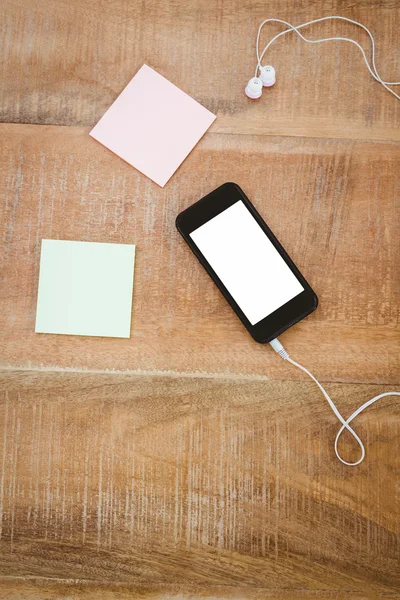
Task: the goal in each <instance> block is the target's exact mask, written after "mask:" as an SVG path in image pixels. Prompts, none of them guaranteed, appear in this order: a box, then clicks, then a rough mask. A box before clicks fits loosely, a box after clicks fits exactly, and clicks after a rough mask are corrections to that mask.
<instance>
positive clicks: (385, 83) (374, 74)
mask: <svg viewBox="0 0 400 600" xmlns="http://www.w3.org/2000/svg"><path fill="white" fill-rule="evenodd" d="M329 19H337V20H341V21H347V22H349V23H352V24H353V25H357V26H358V27H361V28H362V29H364V31H366V32H367V33H368V35H369V37H370V40H371V44H372V68H371V66H370V64H369V62H368V59H367V57H366V54H365V52H364V49H363V48H362V47H361V45H360V44H359V43H358V42H356V41H355V40H353V39H351V38H346V37H329V38H321V39H318V40H310V39H308V38H306V37H305V36H304V35H303V34H302V33H300V31H298V30H299V29H301V28H303V27H307V26H308V25H312V24H314V23H319V22H321V21H327V20H329ZM269 22H275V23H282V24H283V25H286V26H287V27H288V28H289V29H285V30H284V31H281V32H280V33H278V34H277V35H276V36H275V37H273V38H272V39H271V40H270V41H269V42H268V44H267V45H266V46H265V48H264V50H263V51H262V53H261V55H260V52H259V41H260V35H261V30H262V28H263V26H264V25H265V24H266V23H269ZM290 31H294V32H295V33H297V35H298V36H299V37H300V38H301V39H302V40H304V41H305V42H307V43H309V44H319V43H321V42H328V41H344V42H350V43H351V44H354V45H355V46H357V48H359V50H360V51H361V53H362V55H363V58H364V61H365V64H366V65H367V68H368V71H369V72H370V74H371V75H372V77H373V78H374V79H376V81H378V82H379V83H381V84H382V85H383V87H384V88H385V89H387V90H388V91H389V92H390V93H391V94H393V96H395V97H396V98H397V99H398V100H400V95H398V94H396V92H394V91H393V90H391V89H390V88H389V87H388V86H389V85H400V81H383V80H382V78H381V77H380V75H379V73H378V70H377V68H376V64H375V40H374V37H373V35H372V33H371V32H370V31H369V29H368V28H367V27H365V25H363V24H362V23H359V22H358V21H353V20H352V19H348V18H347V17H340V16H329V17H322V18H321V19H314V20H313V21H308V22H307V23H303V24H301V25H297V26H294V25H292V24H291V23H288V22H287V21H284V20H282V19H272V18H271V19H265V21H263V22H262V23H261V24H260V26H259V28H258V32H257V41H256V53H257V67H256V70H255V76H256V77H257V75H258V71H259V69H261V67H262V65H261V61H262V59H263V58H264V55H265V53H266V51H267V50H268V48H269V47H270V46H271V44H273V43H274V42H275V41H276V40H277V39H278V38H279V37H281V36H282V35H285V34H286V33H289V32H290Z"/></svg>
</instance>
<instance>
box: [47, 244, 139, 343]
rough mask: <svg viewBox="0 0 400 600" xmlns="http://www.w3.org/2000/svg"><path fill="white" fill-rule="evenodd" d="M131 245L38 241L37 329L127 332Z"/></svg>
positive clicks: (122, 334)
mask: <svg viewBox="0 0 400 600" xmlns="http://www.w3.org/2000/svg"><path fill="white" fill-rule="evenodd" d="M134 262H135V246H134V245H132V244H99V243H94V242H72V241H64V240H42V251H41V257H40V273H39V291H38V301H37V311H36V328H35V331H36V332H37V333H62V334H71V335H91V336H102V337H103V336H105V337H121V338H128V337H130V328H131V312H132V290H133V274H134Z"/></svg>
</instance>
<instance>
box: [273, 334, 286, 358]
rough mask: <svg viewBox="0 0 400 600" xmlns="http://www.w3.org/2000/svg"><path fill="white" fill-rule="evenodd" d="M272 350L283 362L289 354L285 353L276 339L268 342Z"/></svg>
mask: <svg viewBox="0 0 400 600" xmlns="http://www.w3.org/2000/svg"><path fill="white" fill-rule="evenodd" d="M270 345H271V346H272V348H273V349H274V350H275V352H277V353H278V354H279V356H281V357H282V358H283V359H284V360H287V359H288V358H289V354H288V353H287V352H286V350H285V348H284V347H283V346H282V344H281V343H280V341H279V340H278V338H275V339H274V340H272V341H271V342H270Z"/></svg>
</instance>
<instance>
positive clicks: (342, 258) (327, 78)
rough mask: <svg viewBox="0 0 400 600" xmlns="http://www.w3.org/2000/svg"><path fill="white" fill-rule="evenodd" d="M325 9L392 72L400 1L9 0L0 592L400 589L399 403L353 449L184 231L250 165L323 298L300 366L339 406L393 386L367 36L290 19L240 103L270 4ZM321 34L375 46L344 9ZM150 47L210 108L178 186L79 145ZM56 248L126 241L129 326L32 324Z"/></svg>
mask: <svg viewBox="0 0 400 600" xmlns="http://www.w3.org/2000/svg"><path fill="white" fill-rule="evenodd" d="M329 14H340V15H343V16H346V17H349V18H352V19H356V20H359V21H361V22H362V23H364V24H365V25H366V26H368V27H370V28H371V29H372V31H373V33H374V34H375V36H376V43H377V65H378V68H379V69H380V72H381V76H382V77H383V78H384V79H386V80H399V79H400V62H399V51H400V36H399V31H400V4H399V2H396V1H395V0H379V1H377V0H364V1H362V2H353V1H349V0H320V1H319V2H311V1H307V0H305V1H304V2H300V1H299V2H290V1H289V0H280V1H278V0H263V2H259V1H258V0H220V1H212V0H190V1H188V2H184V1H183V0H148V1H147V2H136V1H135V0H113V1H111V2H106V1H105V0H86V1H82V0H58V1H57V2H54V1H50V0H3V2H2V3H1V7H0V23H1V26H0V80H1V85H0V121H1V124H0V148H1V152H0V229H1V235H0V240H1V256H0V260H1V272H0V275H1V286H0V331H1V334H0V365H1V372H0V380H1V393H0V597H1V598H6V599H7V600H8V599H11V600H16V599H22V598H23V599H59V600H61V599H62V600H67V599H77V598H89V597H90V598H99V600H111V599H113V600H115V599H120V600H122V599H127V598H151V599H158V600H161V599H164V600H166V599H176V600H178V599H180V600H182V599H185V600H186V599H189V598H191V599H194V598H209V599H211V598H213V599H216V598H230V599H232V600H233V599H235V600H238V599H244V598H249V599H257V600H261V599H268V598H271V599H272V598H273V599H279V600H293V599H295V598H296V599H297V598H300V599H303V600H311V599H313V600H314V599H317V598H318V599H319V598H322V599H329V600H340V599H345V598H351V599H353V598H354V599H358V600H361V599H366V598H400V535H399V529H400V502H399V499H400V403H399V401H398V399H397V398H394V397H392V398H386V399H384V400H381V401H380V403H379V405H376V406H375V407H373V408H371V409H369V411H366V413H364V414H363V415H362V416H360V417H359V418H357V420H356V424H355V427H356V430H357V432H358V433H359V434H360V436H361V437H362V439H363V440H365V443H366V449H367V455H366V459H365V461H364V462H363V463H362V464H361V465H360V466H358V467H356V468H349V467H345V466H344V465H342V464H341V463H339V462H338V461H337V459H336V458H335V456H334V452H333V441H334V438H335V435H336V432H337V429H338V423H337V421H336V419H335V417H334V415H333V414H332V412H331V410H330V408H329V406H328V405H327V404H326V402H325V400H324V399H323V397H322V396H321V395H320V393H319V391H318V389H317V388H316V387H315V386H314V384H313V383H312V382H309V381H307V380H305V378H304V377H303V375H302V374H301V373H300V372H296V370H294V369H293V368H291V366H290V365H288V364H287V363H285V362H284V361H282V360H280V359H279V357H277V356H276V355H275V354H274V353H273V352H271V350H269V349H268V347H264V346H261V345H258V344H256V343H255V342H253V341H252V339H251V338H250V337H249V335H248V334H247V333H246V331H245V330H244V328H243V327H242V326H241V324H240V323H239V321H238V320H237V319H236V318H235V316H234V315H233V313H232V311H231V310H230V308H229V307H228V305H227V304H226V303H225V301H224V299H223V298H222V297H221V296H220V295H219V293H218V291H217V290H216V289H215V287H214V286H213V284H212V282H211V281H210V280H209V279H208V277H207V276H206V274H205V273H204V272H203V270H202V268H201V267H200V266H199V265H198V264H197V262H196V261H195V260H194V258H193V256H192V255H191V253H190V251H189V250H188V248H187V247H186V246H185V245H184V243H183V242H182V241H181V240H180V239H179V237H178V234H177V233H176V230H175V226H174V221H175V217H176V215H177V213H178V212H179V211H180V210H181V209H182V208H184V207H186V206H189V205H190V204H191V203H193V202H194V201H195V200H197V199H198V198H199V197H201V196H202V195H203V194H205V193H207V192H208V191H210V190H212V189H213V188H214V187H217V186H218V185H220V184H222V183H223V182H225V181H230V180H233V181H236V182H237V183H238V184H239V185H241V186H242V187H243V189H244V190H245V192H246V193H247V194H248V196H249V197H250V199H252V200H253V201H254V203H255V205H256V207H257V208H258V209H259V211H260V212H261V214H262V215H263V216H264V218H265V219H266V221H267V222H268V223H269V225H270V226H271V228H272V229H273V231H274V232H275V233H276V235H277V236H278V238H279V239H280V240H281V241H282V243H283V244H284V245H285V247H286V248H287V250H288V251H289V253H290V254H291V255H292V257H293V258H294V260H295V261H296V262H297V263H298V265H299V267H300V269H301V270H302V271H303V272H304V274H305V275H306V277H307V279H308V280H309V281H310V283H311V284H312V286H313V288H314V289H315V290H316V291H317V293H318V295H319V298H320V306H319V308H318V310H317V311H316V312H315V313H314V314H313V315H311V316H310V317H309V318H307V319H306V320H304V321H303V322H301V323H300V324H298V325H297V326H296V327H294V328H292V329H291V330H290V331H288V332H286V333H285V334H284V335H283V336H282V340H283V342H284V343H285V346H286V347H287V349H288V350H289V351H290V353H291V355H292V356H293V358H294V359H297V360H298V361H300V362H303V363H305V364H306V365H307V366H308V367H309V368H310V369H311V370H312V371H313V372H314V373H315V374H316V375H317V376H318V377H319V379H320V380H321V381H323V382H324V383H325V384H326V386H327V389H328V390H329V392H331V394H332V396H333V397H334V399H335V400H336V402H337V405H338V407H339V409H340V410H341V411H342V413H343V414H344V415H349V414H350V413H351V412H352V411H353V410H354V409H355V408H356V407H358V406H359V405H360V404H361V403H362V402H364V401H366V400H367V399H369V398H370V397H372V396H373V395H375V394H378V393H380V392H382V391H389V390H396V389H397V390H399V385H400V352H399V342H400V335H399V278H400V275H399V256H400V255H399V224H400V219H399V208H400V207H399V204H400V203H399V199H400V143H399V142H400V128H399V125H400V103H399V102H398V101H397V100H396V99H395V98H394V97H393V96H391V95H390V94H389V93H388V92H386V91H385V90H384V89H383V88H382V87H381V86H379V85H378V84H377V83H376V82H374V81H373V79H372V77H371V76H370V75H369V74H368V71H367V69H366V67H365V65H364V63H363V62H362V57H361V54H360V52H359V51H358V50H357V48H356V47H354V46H352V45H350V44H345V43H341V44H340V43H338V42H330V43H327V44H320V45H315V46H313V45H308V44H304V43H302V42H301V40H299V39H297V38H295V37H294V35H288V36H287V37H286V38H285V39H281V40H279V42H277V43H276V44H275V45H274V46H273V47H272V48H271V51H270V53H269V57H268V61H267V62H270V63H272V64H273V65H275V67H276V70H277V83H276V85H275V86H274V87H273V88H272V89H270V90H266V91H264V94H263V97H262V99H261V100H259V101H258V102H254V101H250V100H248V99H247V98H246V97H245V95H244V93H243V88H244V85H245V84H246V82H247V80H248V79H249V78H250V77H251V76H252V74H253V72H254V67H255V49H254V41H255V35H256V31H257V27H258V25H259V23H260V21H261V20H262V19H264V18H267V17H279V18H283V19H288V20H289V21H292V22H293V23H295V24H296V23H297V24H299V23H301V22H304V21H306V20H309V19H312V18H317V17H320V16H326V15H329ZM279 30H280V28H279V27H278V26H273V25H271V26H269V27H268V28H266V31H265V34H264V39H267V38H270V37H271V36H272V35H273V34H274V33H276V32H277V31H279ZM309 35H310V36H315V37H317V36H327V35H346V36H349V35H350V36H351V37H353V38H355V39H357V40H359V41H360V42H362V43H363V45H364V47H365V48H366V50H367V49H368V51H369V46H368V38H367V36H366V34H364V33H363V32H361V31H358V30H357V29H356V28H354V27H352V26H351V25H349V24H343V23H337V22H336V23H333V24H332V23H324V24H320V25H317V26H314V27H313V28H312V31H310V32H309ZM143 63H147V64H149V65H150V66H152V67H154V68H155V69H156V70H158V71H159V72H160V73H161V74H163V75H164V76H166V77H167V78H168V79H170V80H171V81H173V82H174V83H175V84H176V85H178V86H180V87H181V88H182V89H184V90H185V91H186V92H187V93H189V94H190V95H192V96H193V97H194V98H196V99H197V100H199V101H200V102H201V103H202V104H204V106H206V107H207V108H209V109H210V110H211V111H213V112H215V113H216V114H217V119H216V121H215V122H214V124H213V125H212V127H211V129H210V130H209V132H208V133H207V134H206V135H205V136H204V138H203V139H202V140H201V141H200V143H199V144H198V146H197V147H196V148H195V150H194V151H193V152H192V153H191V154H190V156H189V157H188V158H187V160H186V161H185V162H184V163H183V165H182V166H181V167H180V168H179V170H178V171H177V173H176V174H175V175H174V176H173V178H172V179H171V181H170V182H169V183H168V184H167V185H166V186H165V188H164V189H161V188H159V187H158V186H157V185H156V184H154V183H152V182H151V181H150V180H148V179H146V178H145V177H144V176H142V175H141V174H140V173H138V172H137V171H135V169H133V168H132V167H130V166H129V165H127V164H126V163H124V162H123V161H122V160H120V159H119V158H117V157H116V156H114V155H113V154H111V153H110V152H109V151H107V150H106V149H105V148H103V147H102V146H101V145H100V144H98V143H97V142H95V141H94V140H93V139H91V138H90V137H89V136H88V132H89V130H90V128H91V127H92V126H93V125H94V124H95V123H96V122H97V121H98V119H99V118H100V117H101V115H102V114H103V113H104V112H105V110H106V109H107V107H108V106H109V105H110V104H111V103H112V101H113V100H114V99H115V98H116V96H117V95H118V94H119V93H120V91H121V90H122V89H123V87H124V86H125V85H126V84H127V83H128V81H129V80H130V79H131V78H132V76H133V75H134V73H135V72H136V70H137V69H138V68H139V67H140V66H141V65H142V64H143ZM155 143H156V140H155ZM42 238H55V239H73V240H75V239H76V240H85V241H96V242H121V243H135V244H137V260H136V274H135V289H134V300H133V322H132V332H131V338H130V339H102V338H83V337H82V338H81V337H73V336H54V335H38V334H35V333H34V323H35V310H36V297H37V281H38V270H39V257H40V243H41V239H42ZM340 448H341V450H342V453H343V454H344V455H345V456H346V457H347V458H348V459H355V458H356V457H357V448H356V447H355V445H354V443H353V441H352V439H351V438H349V437H346V435H345V436H343V440H342V442H341V446H340Z"/></svg>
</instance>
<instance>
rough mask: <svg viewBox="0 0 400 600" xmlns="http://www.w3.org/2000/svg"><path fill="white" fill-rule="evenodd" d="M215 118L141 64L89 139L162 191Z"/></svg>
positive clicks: (160, 76)
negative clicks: (159, 187) (122, 160)
mask: <svg viewBox="0 0 400 600" xmlns="http://www.w3.org/2000/svg"><path fill="white" fill-rule="evenodd" d="M215 118H216V117H215V115H213V114H212V113H211V112H210V111H209V110H207V109H206V108H204V106H202V105H201V104H199V103H198V102H196V100H193V98H191V97H190V96H188V95H187V94H185V92H183V91H182V90H180V89H179V88H177V87H176V86H175V85H174V84H173V83H171V82H170V81H168V79H165V77H163V76H162V75H160V74H159V73H157V72H156V71H154V70H153V69H151V68H150V67H148V66H147V65H143V66H142V67H141V68H140V69H139V71H138V72H137V73H136V75H135V76H134V78H133V79H132V80H131V81H130V83H128V85H127V86H126V88H125V89H124V91H123V92H122V93H121V94H120V95H119V96H118V98H117V99H116V100H115V102H114V104H112V105H111V107H110V108H109V109H108V111H107V112H106V113H105V115H104V116H103V117H102V118H101V119H100V121H99V122H98V123H97V125H96V126H95V127H94V129H92V131H91V132H90V135H91V136H92V137H93V138H94V139H96V140H97V141H98V142H100V143H101V144H103V145H104V146H106V147H107V148H109V149H110V150H112V151H113V152H115V154H117V155H118V156H120V157H121V158H123V159H124V160H126V162H128V163H129V164H130V165H132V166H133V167H135V168H136V169H138V170H139V171H141V172H142V173H144V175H147V177H150V179H152V180H153V181H155V182H156V183H158V185H160V186H161V187H163V186H164V185H165V184H166V183H167V181H168V179H169V178H170V177H171V175H172V174H173V173H174V172H175V171H176V169H177V168H178V167H179V165H180V164H181V163H182V162H183V161H184V159H185V158H186V156H187V155H188V154H189V152H190V151H191V150H192V148H193V147H194V146H195V145H196V144H197V142H198V141H199V139H200V138H201V137H202V136H203V135H204V133H205V132H206V131H207V129H208V128H209V127H210V125H211V123H212V122H213V121H214V119H215Z"/></svg>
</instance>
